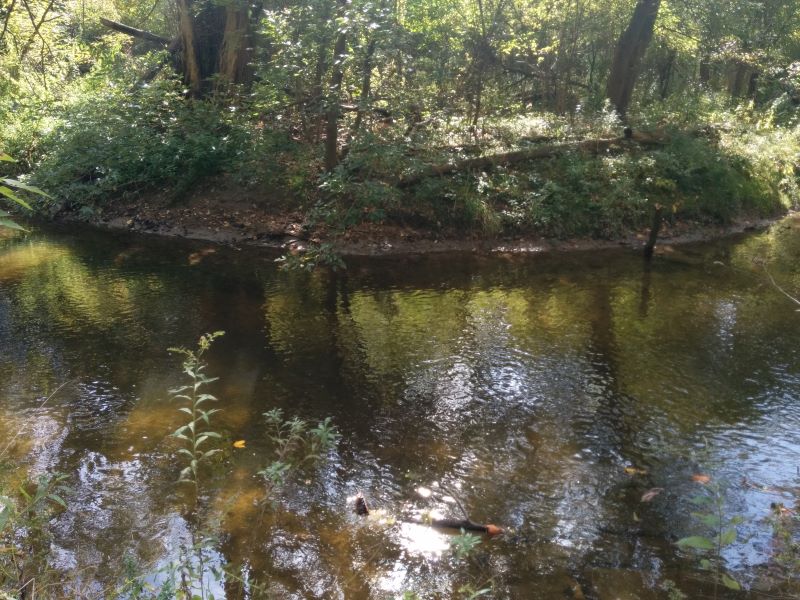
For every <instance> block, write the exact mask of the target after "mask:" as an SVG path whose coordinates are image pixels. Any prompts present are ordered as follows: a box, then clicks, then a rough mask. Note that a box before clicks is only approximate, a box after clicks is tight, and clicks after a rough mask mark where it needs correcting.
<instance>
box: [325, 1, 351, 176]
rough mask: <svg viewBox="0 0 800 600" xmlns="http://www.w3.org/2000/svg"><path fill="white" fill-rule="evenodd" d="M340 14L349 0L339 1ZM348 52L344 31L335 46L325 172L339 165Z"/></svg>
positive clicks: (326, 122) (328, 111)
mask: <svg viewBox="0 0 800 600" xmlns="http://www.w3.org/2000/svg"><path fill="white" fill-rule="evenodd" d="M337 4H338V5H339V12H340V13H343V12H344V9H345V7H346V6H347V0H337ZM346 52H347V33H346V32H345V31H344V30H342V31H340V32H339V35H337V36H336V43H335V44H334V46H333V74H332V75H331V89H330V94H329V95H328V106H327V109H326V116H325V170H326V171H332V170H333V169H335V168H336V165H338V164H339V115H340V114H341V100H340V98H339V96H340V92H341V88H342V80H343V79H344V59H345V53H346Z"/></svg>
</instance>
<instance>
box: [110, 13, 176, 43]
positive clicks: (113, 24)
mask: <svg viewBox="0 0 800 600" xmlns="http://www.w3.org/2000/svg"><path fill="white" fill-rule="evenodd" d="M100 22H101V23H102V24H103V25H105V26H106V27H108V28H109V29H113V30H114V31H119V32H120V33H124V34H125V35H129V36H131V37H135V38H139V39H142V40H147V41H148V42H153V43H154V44H159V45H160V46H169V45H170V44H172V41H171V40H168V39H167V38H165V37H161V36H160V35H156V34H155V33H150V32H149V31H145V30H144V29H136V27H131V26H130V25H125V24H124V23H120V22H118V21H112V20H111V19H106V18H105V17H100Z"/></svg>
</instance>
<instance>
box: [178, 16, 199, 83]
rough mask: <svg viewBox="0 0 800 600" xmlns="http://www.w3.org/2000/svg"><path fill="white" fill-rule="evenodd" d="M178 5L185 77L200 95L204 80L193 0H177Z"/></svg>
mask: <svg viewBox="0 0 800 600" xmlns="http://www.w3.org/2000/svg"><path fill="white" fill-rule="evenodd" d="M177 6H178V25H179V30H180V38H181V43H182V44H183V74H184V79H185V81H186V84H187V85H188V86H189V90H190V91H191V93H192V95H193V96H199V95H200V92H201V86H202V80H201V78H200V66H199V65H198V63H197V50H196V48H195V40H194V38H195V36H194V19H193V18H192V6H191V0H177Z"/></svg>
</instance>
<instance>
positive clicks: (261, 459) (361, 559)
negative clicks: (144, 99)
mask: <svg viewBox="0 0 800 600" xmlns="http://www.w3.org/2000/svg"><path fill="white" fill-rule="evenodd" d="M788 223H789V224H788V225H782V226H779V227H776V228H775V229H773V230H772V231H771V232H768V233H764V234H759V235H754V236H750V237H741V238H739V239H735V240H729V241H725V242H720V243H713V244H704V245H698V246H691V247H683V248H680V249H677V248H676V249H667V250H666V251H664V252H662V253H661V254H660V255H658V256H656V258H655V259H654V261H653V262H652V264H650V265H648V266H646V267H643V264H642V262H641V259H640V257H639V256H637V255H632V254H629V253H627V252H625V251H619V252H603V253H586V254H583V253H582V254H570V255H555V256H552V255H551V256H494V257H482V256H472V255H449V256H448V255H441V256H427V257H426V256H411V257H403V258H385V259H369V260H367V259H358V260H350V261H349V262H348V269H347V270H346V271H343V272H339V273H328V272H319V273H311V274H309V273H303V274H290V273H284V272H281V271H278V270H277V269H276V267H275V264H274V262H273V259H274V256H272V255H270V254H268V253H265V252H260V251H255V250H235V249H231V248H221V247H220V248H216V247H210V246H209V245H208V244H204V243H199V242H181V241H174V240H173V241H165V240H161V239H157V238H150V237H142V236H139V237H137V236H122V235H118V234H114V235H111V234H103V233H98V232H90V231H79V230H53V231H49V232H37V233H34V234H31V235H29V236H17V237H9V238H6V239H3V240H0V344H2V350H3V351H2V359H0V385H1V386H2V391H3V396H2V397H3V399H4V401H3V403H2V405H0V427H2V428H3V430H4V431H5V432H14V431H17V430H20V429H23V430H24V431H25V435H24V436H22V437H24V439H22V440H20V442H19V443H17V444H16V445H15V447H14V449H13V450H14V452H15V457H16V459H17V461H18V465H19V468H18V470H17V471H16V472H15V473H13V476H14V477H15V478H16V479H24V478H25V477H31V476H35V475H36V474H39V473H53V472H62V473H65V474H66V475H67V476H68V481H69V489H70V492H69V493H68V494H67V497H66V501H67V505H68V508H67V509H66V510H65V511H63V512H61V513H60V514H58V515H57V516H56V518H55V519H54V520H53V522H52V523H51V525H52V535H53V542H52V544H51V552H50V557H49V561H50V565H51V568H52V569H54V570H56V571H61V572H63V573H64V581H66V582H68V583H66V584H65V588H64V590H65V591H64V594H65V595H79V594H82V595H86V596H92V595H93V596H94V597H103V596H106V595H109V594H110V593H111V592H110V590H113V589H115V586H116V585H118V584H119V581H120V573H122V572H123V571H124V569H125V564H128V563H130V562H133V563H135V564H136V565H138V568H139V569H140V570H141V571H142V572H149V573H151V576H150V577H151V583H154V584H158V583H159V582H163V577H164V576H163V574H162V575H159V567H160V566H164V565H165V564H167V563H168V562H169V561H170V560H171V559H175V558H176V557H178V556H179V555H180V552H181V548H185V547H186V546H187V545H191V543H193V542H196V541H197V537H198V536H200V535H201V533H203V531H201V530H203V527H205V528H206V529H211V530H213V533H214V534H215V535H214V538H213V541H211V542H208V543H207V544H206V546H205V548H206V550H205V552H206V554H205V555H204V561H205V563H206V564H210V565H215V566H224V567H226V568H227V569H229V570H230V572H232V573H236V574H237V575H236V576H230V575H229V576H227V577H222V578H221V579H220V580H219V581H215V582H213V586H215V587H216V590H217V591H216V596H217V597H220V596H221V595H225V596H227V597H229V598H239V597H258V596H259V595H260V594H262V593H263V594H267V593H271V594H274V595H276V596H278V597H320V598H322V597H342V598H382V597H391V596H392V595H401V594H402V592H403V591H406V590H415V591H417V592H419V593H420V594H422V595H428V596H433V595H435V594H437V593H438V594H440V595H442V596H445V597H450V596H459V593H458V590H459V588H461V587H462V586H464V585H467V584H469V585H472V586H473V588H474V589H480V588H481V587H482V586H485V585H491V587H492V588H493V590H494V594H495V595H496V596H497V597H519V598H527V597H543V598H570V597H580V595H579V594H584V596H585V597H587V598H600V599H605V598H649V597H653V598H656V597H666V592H665V591H664V585H665V581H667V580H670V581H673V582H675V584H676V585H677V587H678V588H680V589H681V590H683V592H684V593H686V594H687V596H688V597H702V596H710V595H711V594H712V587H711V585H710V580H709V576H708V575H707V574H704V573H703V572H701V571H699V570H698V569H697V564H698V562H697V560H696V558H695V557H693V556H691V555H689V554H686V553H682V552H680V551H679V550H678V549H677V547H676V546H675V544H674V542H675V541H676V540H677V539H678V538H680V537H683V536H686V535H693V534H696V533H697V532H698V530H699V528H701V526H699V525H698V523H697V522H696V519H694V518H693V517H691V514H690V513H691V511H692V509H691V507H690V505H689V498H690V497H691V496H693V495H695V494H696V493H697V492H698V489H701V488H702V484H699V483H697V482H694V481H692V475H694V474H698V473H702V474H709V476H710V477H712V481H713V482H714V484H717V485H719V486H720V487H721V488H722V489H723V490H724V494H725V507H726V510H727V511H729V512H730V513H731V514H741V515H743V516H745V517H746V519H745V522H744V524H742V525H741V526H740V528H739V529H740V531H739V536H738V538H737V541H736V543H735V544H733V545H732V546H731V547H730V548H729V549H727V550H726V551H725V554H724V557H723V558H724V561H725V568H726V570H727V571H728V572H730V573H731V574H733V575H735V576H736V578H737V579H738V580H740V581H742V582H743V583H745V587H747V588H748V589H750V591H749V592H742V593H740V594H737V595H736V596H737V597H738V596H747V595H748V594H749V595H753V597H757V591H756V590H759V589H772V590H773V591H774V592H775V593H778V592H780V591H781V589H783V588H780V585H779V582H776V581H775V580H774V579H770V578H769V577H768V576H767V574H768V573H769V572H770V569H771V568H772V566H773V565H772V563H773V562H774V561H773V556H772V554H773V551H772V550H771V548H772V546H773V541H774V540H773V539H772V530H771V528H770V526H769V524H768V523H767V522H766V521H765V518H766V517H767V516H769V514H770V503H771V502H778V501H780V502H785V503H787V505H788V504H790V503H791V502H793V501H794V497H793V495H792V494H790V495H789V496H787V490H796V489H797V486H798V484H799V483H800V482H798V476H797V465H798V464H800V445H799V444H800V427H798V425H800V408H799V407H798V403H797V398H798V395H799V394H800V376H799V375H798V366H799V365H800V363H799V362H798V348H797V340H798V339H800V338H798V333H800V317H799V316H798V315H797V313H795V312H794V307H793V306H791V305H790V304H788V303H787V302H786V301H785V298H782V297H781V296H780V294H778V293H775V291H774V290H773V289H772V288H771V287H770V286H769V285H768V284H767V283H766V280H765V278H764V277H763V274H762V273H761V272H759V270H758V268H756V267H754V266H753V259H754V258H764V259H766V260H767V261H768V264H769V268H770V270H771V272H772V273H773V274H774V275H775V277H776V278H778V279H779V280H780V281H781V282H783V283H784V285H785V287H786V288H787V289H790V290H797V289H800V271H798V268H797V261H796V257H797V256H798V253H800V235H798V233H797V230H796V225H795V224H793V223H792V222H791V221H790V222H788ZM213 330H225V331H226V332H227V333H226V335H225V336H224V337H223V338H221V339H220V340H219V341H218V342H217V343H216V344H215V347H214V349H213V351H212V353H211V354H210V355H209V358H210V365H209V372H210V373H212V374H214V375H219V376H220V381H219V382H218V383H217V384H215V387H214V389H213V392H214V393H215V395H217V396H218V397H219V398H221V399H222V402H221V408H222V409H223V411H222V412H221V413H220V414H219V420H218V423H219V424H220V425H219V428H220V429H221V430H222V431H223V434H224V445H225V446H227V447H228V448H229V450H226V451H225V452H224V453H223V456H224V458H222V459H220V460H219V461H218V462H217V463H216V464H215V465H214V466H213V467H212V468H211V469H209V471H208V473H207V474H206V475H205V476H206V478H207V479H206V482H205V484H204V486H203V491H202V494H203V500H202V505H203V506H204V507H205V509H204V511H205V512H203V513H202V514H196V515H193V516H189V514H188V513H187V512H186V510H185V502H186V497H185V496H186V494H185V490H182V489H181V486H179V485H177V484H176V483H175V480H176V478H177V471H178V470H179V468H178V467H177V466H176V459H175V449H176V447H175V446H174V444H173V442H172V441H170V439H168V437H167V436H168V434H169V433H170V432H171V431H173V430H174V429H175V428H176V427H177V426H178V425H179V424H180V422H181V416H180V413H178V412H177V411H176V410H175V406H174V405H172V404H171V403H170V402H169V401H168V393H167V390H168V389H169V388H170V387H173V386H174V385H175V384H176V383H177V382H178V381H179V378H180V369H179V365H178V364H177V360H176V359H175V357H173V356H171V355H169V354H168V353H167V352H166V348H167V347H170V346H178V345H183V346H191V345H192V344H193V343H194V341H195V340H196V339H197V338H198V337H199V335H200V334H202V333H204V332H206V331H213ZM65 381H69V382H71V383H70V385H68V386H66V387H65V388H64V390H62V391H61V392H60V393H59V394H58V395H57V396H56V397H54V398H53V399H52V401H49V402H48V403H47V404H46V405H45V406H40V404H41V400H42V399H43V398H44V397H45V396H47V395H48V394H49V392H50V391H52V390H53V389H54V388H55V387H57V386H58V385H59V384H61V383H62V382H65ZM275 407H278V408H282V409H284V410H285V411H286V413H287V414H289V415H295V414H296V415H298V416H300V417H302V418H307V419H310V420H312V421H315V420H319V419H322V418H324V417H326V416H331V417H332V418H333V420H334V421H335V423H336V424H337V426H338V427H339V429H340V431H341V433H342V435H343V438H342V443H341V444H340V447H339V448H338V450H337V451H336V452H335V453H334V455H332V456H331V460H330V461H328V462H326V463H322V464H320V465H318V466H316V467H314V468H313V469H311V470H310V471H308V472H304V473H303V474H302V476H300V477H299V478H297V479H296V480H292V481H291V482H290V483H289V484H288V485H287V486H286V488H285V489H283V490H282V491H281V492H280V493H276V494H275V497H274V498H272V502H271V503H269V504H268V507H269V508H268V509H264V508H262V506H263V500H264V487H263V484H261V483H260V482H259V479H258V478H257V477H256V476H255V473H256V472H257V471H258V470H259V469H261V468H263V467H264V466H265V465H266V463H267V462H269V444H268V440H267V438H266V435H265V429H264V424H263V420H262V419H261V414H262V413H263V412H265V411H266V410H269V409H272V408H275ZM238 439H244V440H246V441H247V446H246V448H245V449H242V450H235V451H234V450H233V449H232V448H231V447H230V443H231V441H233V440H238ZM656 488H659V489H661V490H662V491H660V492H659V493H658V494H657V495H656V496H655V497H653V498H652V499H651V500H649V501H642V497H643V495H644V494H645V493H646V492H647V491H648V490H653V489H656ZM358 491H363V492H364V493H365V494H366V495H367V497H368V498H369V501H370V504H371V505H372V506H373V507H374V508H378V509H379V510H378V511H377V513H378V514H379V515H380V514H384V515H387V516H392V517H394V520H392V519H388V518H387V519H384V520H381V519H380V518H375V519H372V520H366V521H365V520H363V519H362V520H360V519H358V518H357V517H356V516H355V515H353V514H352V507H351V505H349V504H348V498H352V496H353V495H354V494H355V493H356V492H358ZM453 498H455V500H454V499H453ZM459 503H460V504H461V505H463V507H464V509H465V510H466V512H467V513H468V514H469V516H470V518H472V519H473V520H475V521H478V522H494V523H498V524H501V525H503V526H505V527H506V528H507V529H508V532H507V534H506V535H505V536H503V537H501V538H498V539H494V540H491V541H489V540H484V543H483V544H481V546H480V547H479V549H478V551H477V552H476V553H475V554H474V555H473V557H472V558H471V559H470V560H469V561H459V560H457V559H455V558H454V557H453V554H452V552H451V551H450V548H449V541H450V539H449V537H448V536H447V535H446V534H444V533H441V532H439V531H436V530H434V529H431V528H429V527H425V526H422V525H416V524H413V523H409V522H405V521H404V520H403V519H404V518H410V517H413V516H415V515H418V514H419V511H421V510H435V511H439V512H441V513H442V514H444V515H445V516H453V517H458V518H460V517H461V516H462V515H461V514H460V510H459V508H458V504H459ZM198 520H199V521H200V522H203V523H205V525H204V526H203V527H200V526H198V525H197V522H198ZM211 522H213V523H216V525H214V526H213V527H212V526H210V525H208V523H211ZM706 533H707V532H706ZM126 556H127V558H125V557H126ZM159 577H161V579H159ZM260 586H264V587H260Z"/></svg>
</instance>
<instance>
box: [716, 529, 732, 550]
mask: <svg viewBox="0 0 800 600" xmlns="http://www.w3.org/2000/svg"><path fill="white" fill-rule="evenodd" d="M735 541H736V530H735V529H727V530H726V531H724V532H723V533H722V535H721V536H720V538H719V543H720V544H722V545H723V546H730V545H731V544H732V543H733V542H735Z"/></svg>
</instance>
